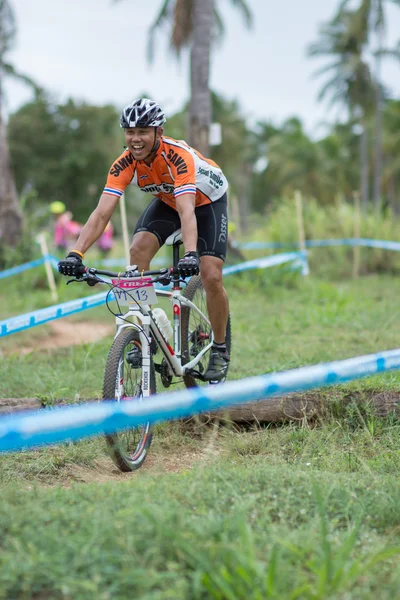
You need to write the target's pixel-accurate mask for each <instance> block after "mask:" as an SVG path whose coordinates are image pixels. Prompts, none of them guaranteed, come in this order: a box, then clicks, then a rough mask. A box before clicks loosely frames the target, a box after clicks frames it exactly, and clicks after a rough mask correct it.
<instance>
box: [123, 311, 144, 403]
mask: <svg viewBox="0 0 400 600" xmlns="http://www.w3.org/2000/svg"><path fill="white" fill-rule="evenodd" d="M135 321H136V323H133V325H134V328H135V329H136V330H137V331H138V332H139V336H140V345H141V351H142V397H143V398H148V397H149V396H150V394H151V376H150V375H151V349H150V341H151V338H150V336H151V334H150V317H149V316H148V315H144V314H143V313H140V323H139V319H137V318H135ZM126 326H127V322H126V318H125V317H120V316H117V318H116V328H117V331H116V334H115V337H117V336H118V334H119V332H120V331H121V329H125V327H126ZM120 368H121V371H120V378H119V379H120V381H119V387H121V386H122V385H123V382H124V377H125V374H124V372H123V369H124V361H122V364H121V367H120Z"/></svg>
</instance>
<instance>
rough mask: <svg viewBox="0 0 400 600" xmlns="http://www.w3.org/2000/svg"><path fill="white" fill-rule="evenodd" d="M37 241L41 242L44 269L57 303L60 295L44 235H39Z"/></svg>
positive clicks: (54, 300)
mask: <svg viewBox="0 0 400 600" xmlns="http://www.w3.org/2000/svg"><path fill="white" fill-rule="evenodd" d="M36 239H37V241H38V242H39V245H40V251H41V253H42V254H43V258H44V268H45V269H46V276H47V282H48V284H49V288H50V292H51V298H52V300H53V302H57V301H58V293H57V288H56V282H55V279H54V273H53V270H52V268H51V264H50V261H49V250H48V248H47V242H46V238H45V235H44V233H39V235H38V236H37V238H36Z"/></svg>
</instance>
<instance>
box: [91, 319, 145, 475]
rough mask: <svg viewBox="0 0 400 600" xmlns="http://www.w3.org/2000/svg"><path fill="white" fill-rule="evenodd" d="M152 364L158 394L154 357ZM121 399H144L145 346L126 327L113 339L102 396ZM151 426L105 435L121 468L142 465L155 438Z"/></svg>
mask: <svg viewBox="0 0 400 600" xmlns="http://www.w3.org/2000/svg"><path fill="white" fill-rule="evenodd" d="M150 360H151V363H150V390H151V393H152V394H155V393H156V375H155V370H154V363H153V359H152V358H151V359H150ZM111 398H115V399H116V400H117V401H118V402H123V401H124V400H135V401H137V402H142V401H143V400H144V398H143V394H142V347H141V344H140V336H139V333H138V332H137V331H136V330H134V329H131V328H129V329H125V330H124V331H122V332H121V333H120V334H119V335H118V336H117V337H116V338H115V340H114V343H113V345H112V346H111V348H110V352H109V354H108V358H107V364H106V370H105V375H104V385H103V399H104V400H109V399H111ZM152 435H153V434H152V427H151V426H150V423H145V424H144V425H142V426H141V427H135V428H132V429H125V430H122V431H116V432H115V433H112V434H109V435H106V441H107V444H108V447H109V451H110V454H111V458H112V459H113V461H114V463H115V464H116V465H117V467H118V468H119V469H120V470H121V471H135V470H136V469H138V468H139V467H141V466H142V464H143V462H144V460H145V458H146V455H147V451H148V449H149V447H150V444H151V440H152Z"/></svg>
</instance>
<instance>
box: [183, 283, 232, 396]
mask: <svg viewBox="0 0 400 600" xmlns="http://www.w3.org/2000/svg"><path fill="white" fill-rule="evenodd" d="M183 295H184V296H185V298H187V299H188V300H190V301H191V302H193V304H195V305H196V306H197V308H198V309H199V310H200V311H201V312H202V313H203V315H205V316H206V317H207V318H208V311H207V302H206V293H205V290H204V288H203V285H202V283H201V279H200V276H199V275H196V276H195V277H192V278H191V279H190V281H189V283H188V284H187V286H186V288H185V290H184V292H183ZM211 339H212V329H211V325H210V324H209V323H208V322H207V321H206V320H205V319H204V318H203V317H202V316H201V315H200V314H199V313H197V312H196V311H195V310H193V309H191V308H190V307H188V306H182V364H184V365H185V364H186V363H188V362H190V361H191V360H193V358H194V357H195V356H197V354H199V352H201V350H202V349H203V348H204V347H205V346H207V345H208V344H209V343H210V340H211ZM225 340H226V348H227V350H228V352H229V353H230V352H231V317H230V315H229V316H228V323H227V325H226V336H225ZM209 358H210V350H208V351H207V352H205V353H204V354H203V356H202V357H201V359H200V361H199V362H198V363H197V365H196V366H195V369H196V370H197V371H199V372H200V373H201V374H203V373H205V372H206V369H207V365H208V361H209ZM183 381H184V383H185V385H186V387H187V388H191V387H197V386H199V385H201V383H204V382H202V381H201V379H197V378H195V377H194V376H193V375H184V377H183ZM206 383H207V385H208V382H206Z"/></svg>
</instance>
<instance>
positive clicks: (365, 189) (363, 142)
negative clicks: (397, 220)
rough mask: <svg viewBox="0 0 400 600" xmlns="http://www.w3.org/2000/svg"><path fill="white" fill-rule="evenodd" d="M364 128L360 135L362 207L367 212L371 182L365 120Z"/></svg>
mask: <svg viewBox="0 0 400 600" xmlns="http://www.w3.org/2000/svg"><path fill="white" fill-rule="evenodd" d="M362 127H363V130H362V133H361V135H360V162H361V178H360V179H361V181H360V189H361V207H362V212H363V213H364V214H365V213H366V212H367V206H368V196H369V182H368V134H367V127H366V123H365V121H364V123H363V126H362Z"/></svg>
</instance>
